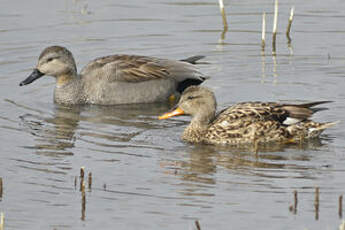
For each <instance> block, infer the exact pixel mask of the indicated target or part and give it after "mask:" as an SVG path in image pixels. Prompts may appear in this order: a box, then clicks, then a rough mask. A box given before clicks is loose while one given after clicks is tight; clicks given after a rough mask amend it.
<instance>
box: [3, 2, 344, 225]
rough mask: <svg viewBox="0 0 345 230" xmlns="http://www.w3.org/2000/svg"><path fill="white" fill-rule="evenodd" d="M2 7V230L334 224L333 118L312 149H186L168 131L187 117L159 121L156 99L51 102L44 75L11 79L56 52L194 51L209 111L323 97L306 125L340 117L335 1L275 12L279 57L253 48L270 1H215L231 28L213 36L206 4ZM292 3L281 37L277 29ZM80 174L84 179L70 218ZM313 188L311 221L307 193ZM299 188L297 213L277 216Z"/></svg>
mask: <svg viewBox="0 0 345 230" xmlns="http://www.w3.org/2000/svg"><path fill="white" fill-rule="evenodd" d="M1 3H2V4H1V5H2V10H1V11H0V18H1V20H0V35H1V36H0V66H1V70H0V89H1V90H0V108H1V109H0V139H1V147H0V150H1V151H0V177H2V178H3V180H4V193H3V197H2V199H1V201H0V212H4V213H5V221H6V222H5V229H114V228H116V229H163V228H164V229H193V228H194V221H195V220H199V221H200V224H201V228H202V229H229V226H232V228H234V229H253V228H257V229H304V228H307V229H336V228H337V227H338V226H339V224H340V223H341V218H339V216H338V204H337V202H338V197H339V195H341V194H343V192H344V190H345V182H344V179H343V178H344V176H345V166H344V163H345V155H344V154H345V150H344V147H345V135H344V132H343V130H344V128H345V125H344V123H343V122H342V123H340V124H338V125H337V126H336V127H334V128H332V129H329V130H327V131H326V132H325V133H324V134H323V136H322V138H321V140H320V141H319V142H313V143H310V144H309V145H307V146H290V147H285V148H278V147H277V148H273V149H269V150H262V151H261V152H260V153H259V154H258V155H257V156H256V155H255V154H253V153H252V152H251V151H241V150H234V149H229V148H220V147H210V146H193V145H189V144H186V143H183V142H181V141H180V139H179V136H180V134H181V132H182V130H183V129H184V127H185V126H186V124H187V123H188V120H189V119H188V118H176V119H171V120H166V121H158V120H157V119H156V118H157V115H159V114H161V113H163V112H164V111H166V110H168V109H169V108H170V105H168V104H152V105H136V106H114V107H100V106H84V107H74V108H68V107H63V106H58V105H55V104H54V103H53V100H52V94H53V86H54V81H53V79H52V78H49V77H44V78H42V79H40V80H38V81H36V82H34V83H33V84H31V85H29V86H26V87H19V86H18V84H19V82H20V81H21V80H23V79H24V78H25V77H26V76H27V75H28V74H30V72H31V70H32V68H33V67H34V66H35V64H36V61H37V57H38V55H39V53H40V52H41V50H42V49H43V48H44V47H46V46H49V45H55V44H58V45H63V46H66V47H68V48H69V49H70V50H71V51H72V52H73V54H74V56H75V58H76V61H77V65H78V68H79V69H81V68H82V66H84V65H85V64H86V63H87V62H88V61H89V60H91V59H93V58H95V57H99V56H102V55H108V54H111V53H130V54H134V53H135V54H142V55H153V56H159V57H166V58H176V59H180V58H184V57H187V56H191V55H196V54H198V55H199V54H201V55H206V56H207V58H206V59H205V61H207V62H208V63H209V64H204V65H200V68H201V69H202V71H203V72H205V73H206V74H208V75H210V76H211V77H212V78H211V79H210V80H208V81H207V82H206V83H205V85H206V86H208V87H210V88H211V89H213V90H214V91H215V93H216V95H217V98H218V104H219V107H225V106H227V105H230V104H232V103H234V102H238V101H246V100H266V101H272V100H274V101H276V100H282V101H285V100H288V101H313V100H332V101H334V102H333V103H331V104H329V105H328V106H329V110H327V111H323V112H320V113H319V114H316V116H315V120H318V121H335V120H340V121H341V120H343V119H344V115H343V114H344V113H345V106H344V103H343V101H344V98H345V93H344V90H343V88H344V87H345V83H344V76H345V55H344V51H345V45H344V37H345V30H344V20H345V16H344V15H345V3H344V2H343V1H340V0H331V1H311V0H308V1H303V2H301V1H285V2H281V4H280V8H279V10H280V16H279V22H278V30H279V32H280V33H279V34H278V41H277V55H276V56H275V57H273V56H272V55H271V46H270V42H271V40H270V34H268V35H267V36H268V40H267V47H266V50H265V52H264V55H262V53H261V48H260V37H261V32H260V30H261V14H262V12H263V11H266V12H267V13H268V15H267V29H268V30H269V31H270V30H271V28H272V19H273V17H272V9H273V6H272V4H273V2H271V1H263V0H262V1H259V0H255V1H252V0H250V1H249V0H245V1H235V2H232V1H226V4H227V6H226V7H227V13H228V21H229V29H230V32H228V33H226V34H225V39H224V40H223V41H221V40H220V38H221V33H222V25H221V17H220V15H219V10H218V8H217V4H216V1H189V2H185V1H170V0H162V1H148V0H143V1H128V2H121V3H120V2H117V1H77V0H74V1H72V0H66V1H43V0H38V1H8V0H2V2H1ZM292 5H295V7H296V15H295V20H294V23H293V26H292V34H291V35H292V39H293V40H292V43H291V46H290V47H289V46H288V45H287V43H286V38H285V35H284V32H285V28H286V24H287V18H288V13H289V10H290V7H291V6H292ZM81 166H85V168H86V172H87V173H88V172H90V171H91V172H92V175H93V185H92V190H91V191H89V190H88V189H87V190H86V205H85V208H86V209H85V213H84V214H85V218H82V216H83V214H82V204H81V193H80V192H79V188H78V186H79V181H78V182H77V186H76V187H75V185H74V180H75V176H77V175H78V174H79V169H80V167H81ZM316 186H318V187H320V207H319V213H318V214H319V215H318V218H317V219H316V217H315V211H314V189H315V187H316ZM294 190H297V191H298V207H297V213H296V214H293V213H292V212H290V211H289V206H290V205H291V204H292V203H293V191H294Z"/></svg>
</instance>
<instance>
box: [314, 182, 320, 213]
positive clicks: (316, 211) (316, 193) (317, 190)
mask: <svg viewBox="0 0 345 230" xmlns="http://www.w3.org/2000/svg"><path fill="white" fill-rule="evenodd" d="M319 205H320V188H319V187H316V188H315V201H314V206H315V219H316V220H318V219H319Z"/></svg>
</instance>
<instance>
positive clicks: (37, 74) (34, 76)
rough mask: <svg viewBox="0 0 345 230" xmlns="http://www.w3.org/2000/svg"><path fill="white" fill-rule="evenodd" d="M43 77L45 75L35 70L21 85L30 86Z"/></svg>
mask: <svg viewBox="0 0 345 230" xmlns="http://www.w3.org/2000/svg"><path fill="white" fill-rule="evenodd" d="M43 75H44V73H41V72H40V71H39V70H38V69H34V71H32V73H31V74H30V76H29V77H27V78H26V79H25V80H24V81H22V82H21V83H20V84H19V85H20V86H23V85H27V84H30V83H31V82H33V81H35V80H37V79H38V78H40V77H42V76H43Z"/></svg>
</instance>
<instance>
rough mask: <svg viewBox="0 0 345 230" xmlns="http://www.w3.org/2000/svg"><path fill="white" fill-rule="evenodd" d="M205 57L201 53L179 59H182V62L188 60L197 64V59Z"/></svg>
mask: <svg viewBox="0 0 345 230" xmlns="http://www.w3.org/2000/svg"><path fill="white" fill-rule="evenodd" d="M203 58H205V56H203V55H196V56H192V57H188V58H185V59H181V60H180V61H183V62H188V63H190V64H193V65H195V64H198V63H197V61H199V60H200V59H203Z"/></svg>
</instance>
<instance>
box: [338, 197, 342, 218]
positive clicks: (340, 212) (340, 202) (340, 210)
mask: <svg viewBox="0 0 345 230" xmlns="http://www.w3.org/2000/svg"><path fill="white" fill-rule="evenodd" d="M338 214H339V218H342V217H343V195H340V196H339V205H338Z"/></svg>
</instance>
